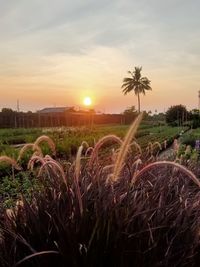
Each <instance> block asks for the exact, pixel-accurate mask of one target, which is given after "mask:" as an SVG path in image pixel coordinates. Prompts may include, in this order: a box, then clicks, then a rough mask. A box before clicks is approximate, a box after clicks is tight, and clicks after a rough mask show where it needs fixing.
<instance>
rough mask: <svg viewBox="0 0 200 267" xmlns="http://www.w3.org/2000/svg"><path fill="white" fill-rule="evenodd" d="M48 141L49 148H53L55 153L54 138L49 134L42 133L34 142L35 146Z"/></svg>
mask: <svg viewBox="0 0 200 267" xmlns="http://www.w3.org/2000/svg"><path fill="white" fill-rule="evenodd" d="M43 142H46V143H47V144H48V146H49V148H50V149H51V151H52V153H53V154H56V146H55V144H54V142H53V140H52V139H51V138H50V137H49V136H47V135H42V136H40V137H38V138H37V139H36V141H35V143H34V145H35V146H39V145H40V144H41V143H43Z"/></svg>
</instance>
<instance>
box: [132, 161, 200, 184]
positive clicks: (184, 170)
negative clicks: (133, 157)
mask: <svg viewBox="0 0 200 267" xmlns="http://www.w3.org/2000/svg"><path fill="white" fill-rule="evenodd" d="M160 167H171V168H173V169H176V170H179V171H180V172H182V173H183V174H184V175H185V176H186V177H188V178H190V179H191V180H192V181H193V182H194V183H195V184H196V185H197V186H198V187H200V181H199V179H198V178H197V177H196V176H195V175H194V174H193V173H192V172H191V171H190V170H188V169H187V168H186V167H184V166H183V165H180V164H178V163H176V162H172V161H157V162H153V163H151V164H149V165H146V166H145V167H144V168H142V169H141V170H140V172H139V173H137V175H135V176H134V178H133V182H134V183H135V182H137V181H138V180H139V179H140V178H141V177H143V175H144V173H146V172H149V171H151V170H152V169H153V168H160Z"/></svg>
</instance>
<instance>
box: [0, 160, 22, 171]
mask: <svg viewBox="0 0 200 267" xmlns="http://www.w3.org/2000/svg"><path fill="white" fill-rule="evenodd" d="M0 162H5V163H7V164H9V165H12V167H14V168H15V169H16V170H19V171H20V170H21V167H20V166H19V165H18V164H17V162H16V160H15V159H13V158H10V157H8V156H0Z"/></svg>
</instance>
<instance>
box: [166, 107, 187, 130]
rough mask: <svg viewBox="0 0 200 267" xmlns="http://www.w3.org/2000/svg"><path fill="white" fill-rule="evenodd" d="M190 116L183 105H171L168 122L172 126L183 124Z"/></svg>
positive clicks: (167, 117)
mask: <svg viewBox="0 0 200 267" xmlns="http://www.w3.org/2000/svg"><path fill="white" fill-rule="evenodd" d="M188 117H189V113H188V111H187V109H186V107H185V106H183V105H176V106H171V107H170V108H169V109H168V110H167V112H166V122H167V123H168V124H171V125H172V126H179V125H182V124H183V122H184V121H187V119H188Z"/></svg>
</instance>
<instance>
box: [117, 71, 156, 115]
mask: <svg viewBox="0 0 200 267" xmlns="http://www.w3.org/2000/svg"><path fill="white" fill-rule="evenodd" d="M141 70H142V67H135V70H134V71H132V72H131V71H128V73H129V74H130V75H131V78H124V80H123V84H122V89H123V90H122V92H123V93H124V95H126V94H128V93H129V92H131V91H134V93H135V95H137V97H138V112H139V113H140V94H141V93H142V94H144V95H145V91H146V90H152V88H151V86H150V83H151V81H150V80H149V79H147V78H146V77H141Z"/></svg>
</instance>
